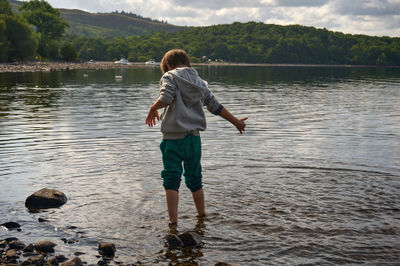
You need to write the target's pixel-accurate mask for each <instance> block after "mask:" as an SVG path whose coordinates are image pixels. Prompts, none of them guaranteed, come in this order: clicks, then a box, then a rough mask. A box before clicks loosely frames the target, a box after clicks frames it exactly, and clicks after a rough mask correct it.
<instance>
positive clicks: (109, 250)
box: [99, 243, 116, 257]
mask: <svg viewBox="0 0 400 266" xmlns="http://www.w3.org/2000/svg"><path fill="white" fill-rule="evenodd" d="M115 251H116V248H115V245H114V244H112V243H101V244H99V253H100V255H102V256H105V257H114V255H115Z"/></svg>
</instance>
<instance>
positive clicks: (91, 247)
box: [0, 67, 400, 265]
mask: <svg viewBox="0 0 400 266" xmlns="http://www.w3.org/2000/svg"><path fill="white" fill-rule="evenodd" d="M197 69H198V71H199V73H200V75H201V76H202V77H203V78H205V79H207V80H208V81H209V85H210V89H211V90H212V91H213V93H214V94H215V95H216V96H217V98H218V99H219V100H220V101H221V103H223V104H224V105H225V106H226V107H227V108H228V109H229V110H230V111H231V112H232V113H234V114H236V115H238V116H242V115H243V116H245V115H246V116H249V120H248V123H247V124H248V125H247V128H246V132H245V134H244V135H240V134H238V133H237V132H236V130H235V129H234V128H233V127H232V126H231V125H230V124H229V123H228V122H226V121H223V120H222V119H221V118H219V117H214V116H212V115H211V114H209V113H207V118H208V129H207V131H205V132H204V133H203V134H202V144H203V159H202V164H203V174H204V186H205V193H206V201H207V210H208V213H209V215H208V217H207V218H206V219H205V220H204V221H202V220H197V218H196V216H195V210H194V206H193V203H192V201H191V196H190V192H189V190H188V189H187V188H186V187H185V186H184V184H182V186H181V200H180V225H179V230H180V231H186V230H196V231H197V232H199V233H200V234H202V239H203V246H202V247H201V248H196V249H194V250H191V251H188V252H184V253H183V252H180V251H176V250H175V251H171V250H168V248H167V247H166V245H165V244H166V243H165V242H166V241H165V237H166V235H167V234H168V228H167V214H166V210H165V200H164V191H163V188H162V183H161V180H160V170H161V167H162V165H161V156H160V152H159V148H158V145H159V142H160V138H161V134H160V132H159V127H158V126H157V127H156V128H153V129H149V128H147V127H146V125H145V123H144V120H145V117H146V115H147V109H148V107H149V106H150V105H151V103H152V102H153V101H154V99H156V97H157V95H158V79H159V77H160V72H159V70H158V69H156V68H143V69H129V70H127V69H125V70H118V69H117V70H115V69H114V70H98V71H88V70H85V71H84V70H76V71H65V72H50V73H6V74H0V184H1V186H0V217H1V218H0V223H3V222H6V221H15V222H18V223H20V224H21V225H22V231H21V232H15V231H12V232H8V231H6V230H5V229H4V228H0V239H2V238H5V237H8V236H16V237H18V238H20V239H21V240H23V241H25V242H35V241H38V240H44V239H49V240H52V241H53V242H55V243H57V244H58V246H57V249H56V252H57V253H62V254H65V255H66V256H67V257H73V253H74V252H75V251H81V252H85V254H84V255H82V256H81V257H82V259H83V260H85V261H87V262H88V263H96V262H97V261H98V260H99V258H96V257H95V255H96V254H97V244H98V243H99V242H103V241H106V242H113V243H115V244H116V246H117V257H116V258H115V261H117V262H123V263H137V262H139V261H140V262H141V263H144V264H145V265H154V264H159V265H167V264H168V263H171V262H172V263H176V262H185V261H187V262H188V261H191V262H196V263H198V264H201V265H210V264H213V263H215V262H216V261H226V262H230V263H233V264H235V265H264V264H268V265H271V264H272V265H296V264H314V265H330V264H332V265H337V264H368V265H376V264H385V265H386V264H387V265H395V264H397V263H398V262H399V261H400V69H390V68H314V67H310V68H307V67H199V68H197ZM115 76H122V79H116V78H115ZM43 187H50V188H56V189H59V190H61V191H63V192H64V193H65V194H66V195H67V197H68V203H67V204H66V205H64V206H63V207H61V208H59V209H51V210H47V211H44V212H41V213H29V212H28V211H27V210H26V209H25V207H24V201H25V199H26V197H27V196H29V195H30V194H31V193H33V192H35V191H36V190H39V189H41V188H43ZM38 218H44V219H47V220H48V222H44V223H39V222H38ZM62 238H64V239H65V238H66V239H68V240H71V241H70V242H73V243H70V244H68V243H64V242H63V241H62V240H61V239H62Z"/></svg>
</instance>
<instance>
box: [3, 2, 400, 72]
mask: <svg viewBox="0 0 400 266" xmlns="http://www.w3.org/2000/svg"><path fill="white" fill-rule="evenodd" d="M19 11H20V12H19V13H18V14H16V13H14V12H13V11H12V10H11V8H10V5H9V2H8V1H7V0H0V42H1V43H0V61H3V62H4V61H20V60H29V59H33V58H38V59H43V60H69V61H73V60H105V61H108V60H117V59H120V58H121V57H126V58H128V60H130V61H147V60H149V59H155V60H160V59H161V58H162V56H163V55H164V53H165V52H166V51H168V50H169V49H173V48H182V49H185V50H186V51H187V52H188V53H189V55H190V56H191V58H192V60H193V61H195V62H199V61H202V60H208V59H211V60H222V61H227V62H246V63H292V64H353V65H396V66H399V65H400V38H391V37H374V36H367V35H351V34H344V33H340V32H332V31H329V30H327V29H316V28H314V27H305V26H301V25H291V26H279V25H271V24H264V23H256V22H248V23H238V22H237V23H233V24H226V25H214V26H207V27H188V28H186V29H185V30H181V31H179V32H174V33H171V32H170V33H168V32H155V33H151V34H146V35H131V36H126V37H115V38H101V37H87V36H79V35H71V34H66V33H65V32H66V29H67V27H68V25H69V23H68V22H67V21H65V20H63V19H61V18H60V12H59V11H58V10H57V9H54V8H52V7H51V6H50V4H48V3H47V2H46V1H43V0H32V1H29V2H24V3H23V4H22V5H21V7H19Z"/></svg>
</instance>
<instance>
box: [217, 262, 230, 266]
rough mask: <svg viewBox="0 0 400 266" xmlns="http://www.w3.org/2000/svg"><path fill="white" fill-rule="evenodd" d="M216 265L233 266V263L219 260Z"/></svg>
mask: <svg viewBox="0 0 400 266" xmlns="http://www.w3.org/2000/svg"><path fill="white" fill-rule="evenodd" d="M215 266H233V265H232V264H229V263H227V262H223V261H218V262H217V263H215Z"/></svg>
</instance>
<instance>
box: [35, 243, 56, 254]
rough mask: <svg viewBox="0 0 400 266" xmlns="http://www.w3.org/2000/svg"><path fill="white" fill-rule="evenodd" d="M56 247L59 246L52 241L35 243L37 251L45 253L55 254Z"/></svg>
mask: <svg viewBox="0 0 400 266" xmlns="http://www.w3.org/2000/svg"><path fill="white" fill-rule="evenodd" d="M55 246H57V245H56V244H54V243H53V242H51V241H39V242H36V243H35V250H36V251H39V252H43V253H53V252H54V247H55Z"/></svg>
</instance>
